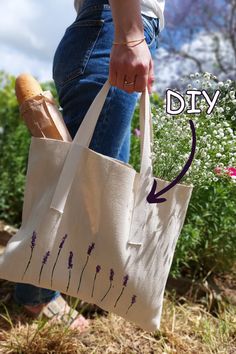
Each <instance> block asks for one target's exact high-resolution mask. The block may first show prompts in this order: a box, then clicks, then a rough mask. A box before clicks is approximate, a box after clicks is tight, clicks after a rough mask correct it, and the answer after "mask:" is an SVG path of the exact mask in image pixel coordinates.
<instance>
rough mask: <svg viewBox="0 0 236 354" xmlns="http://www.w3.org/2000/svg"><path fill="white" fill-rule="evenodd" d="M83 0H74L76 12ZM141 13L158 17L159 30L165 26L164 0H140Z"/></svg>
mask: <svg viewBox="0 0 236 354" xmlns="http://www.w3.org/2000/svg"><path fill="white" fill-rule="evenodd" d="M83 1H84V0H74V4H75V9H76V11H77V12H78V11H79V9H80V7H81V5H82V3H83ZM140 4H141V13H143V14H145V15H147V16H150V17H158V18H159V20H160V31H162V30H163V28H164V26H165V19H164V8H165V0H140Z"/></svg>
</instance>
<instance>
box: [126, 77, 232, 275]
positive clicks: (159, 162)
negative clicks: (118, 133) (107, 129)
mask: <svg viewBox="0 0 236 354" xmlns="http://www.w3.org/2000/svg"><path fill="white" fill-rule="evenodd" d="M194 78H195V79H196V80H195V82H194V83H193V84H194V86H193V85H191V84H188V89H191V88H192V87H196V85H198V87H197V88H198V89H200V88H202V87H201V85H202V86H203V88H204V89H207V88H208V89H207V92H208V93H209V92H210V91H211V90H210V88H212V89H213V90H214V89H216V88H220V91H221V96H220V99H219V101H218V104H217V107H216V109H215V111H214V113H213V112H212V115H211V116H206V113H205V112H204V110H203V111H202V113H201V114H199V115H194V116H193V115H191V116H188V115H187V114H182V115H181V116H180V117H179V116H170V115H167V114H166V111H165V102H164V104H163V102H161V101H160V100H157V97H156V96H153V100H152V112H153V139H154V144H153V173H154V176H156V177H159V178H163V179H164V180H167V181H172V180H173V179H174V178H175V177H176V176H177V175H178V173H179V172H180V171H181V169H182V167H183V166H184V163H185V162H186V160H187V158H188V156H189V153H190V146H191V133H190V128H189V123H188V119H190V118H191V119H192V120H193V121H194V125H195V128H196V136H197V148H196V154H195V157H194V161H193V164H192V166H191V168H190V170H189V171H188V173H187V175H185V176H184V178H183V179H182V180H181V182H180V183H185V184H190V183H191V184H193V185H194V189H193V193H192V198H191V200H190V204H189V208H188V211H187V215H186V219H185V224H184V227H183V229H182V232H181V235H180V238H179V240H178V242H177V247H176V252H175V256H174V259H173V263H172V267H171V274H172V275H173V276H180V275H185V276H187V275H188V276H189V277H191V278H192V277H196V278H202V277H205V276H206V275H207V274H208V273H209V272H211V271H216V272H219V271H230V270H231V268H232V267H233V266H234V264H235V260H236V247H235V244H236V228H235V221H236V205H235V200H236V183H235V182H236V176H235V175H234V176H233V175H230V173H229V170H228V168H230V169H231V170H233V171H234V174H235V171H236V169H235V162H236V145H235V140H236V139H235V131H234V127H235V120H236V117H235V103H236V100H235V83H234V82H232V81H230V80H228V81H227V82H226V83H222V82H219V83H217V80H216V78H215V77H213V81H214V82H213V84H212V83H211V80H212V76H211V74H209V73H205V74H202V75H200V74H197V75H196V76H195V75H193V74H191V75H190V77H189V78H188V80H189V81H191V80H192V79H194ZM182 95H183V94H182ZM200 104H201V108H205V107H206V105H205V104H204V101H201V103H200ZM230 125H231V127H230ZM135 128H136V129H137V128H139V122H138V109H136V111H135V116H134V120H133V126H132V133H133V136H132V146H131V154H132V156H131V160H130V162H131V164H132V165H133V166H134V168H135V169H136V170H139V168H140V146H139V145H140V139H139V136H138V135H137V130H135ZM233 166H234V167H233ZM216 167H217V168H218V170H217V173H216V171H215V170H216V169H215V168H216Z"/></svg>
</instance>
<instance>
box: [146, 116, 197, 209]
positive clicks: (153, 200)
mask: <svg viewBox="0 0 236 354" xmlns="http://www.w3.org/2000/svg"><path fill="white" fill-rule="evenodd" d="M189 124H190V128H191V131H192V148H191V153H190V155H189V158H188V160H187V162H186V164H185V165H184V167H183V169H182V171H181V172H180V174H179V175H178V176H177V177H176V178H175V179H174V180H173V181H172V182H171V183H170V184H168V185H167V186H166V187H165V188H163V189H162V190H160V191H159V192H158V193H156V194H155V190H156V186H157V181H156V180H155V179H154V181H153V185H152V189H151V191H150V193H149V194H148V196H147V201H148V203H163V202H165V201H166V198H158V197H159V196H160V195H162V194H164V193H165V192H167V191H168V190H170V189H171V188H173V187H174V186H175V185H176V184H177V183H178V182H179V181H180V180H181V178H183V176H184V175H185V174H186V172H187V171H188V169H189V167H190V166H191V164H192V162H193V158H194V154H195V150H196V131H195V127H194V124H193V121H192V120H191V119H190V120H189Z"/></svg>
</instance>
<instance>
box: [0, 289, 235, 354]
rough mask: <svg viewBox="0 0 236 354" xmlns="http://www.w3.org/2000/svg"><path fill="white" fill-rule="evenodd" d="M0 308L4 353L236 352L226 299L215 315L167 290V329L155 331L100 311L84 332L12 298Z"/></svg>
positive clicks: (230, 307) (0, 349) (231, 310)
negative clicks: (39, 315)
mask: <svg viewBox="0 0 236 354" xmlns="http://www.w3.org/2000/svg"><path fill="white" fill-rule="evenodd" d="M72 300H73V299H72ZM0 308H1V316H0V353H1V354H10V353H11V354H15V353H19V354H33V353H34V354H49V353H50V354H59V353H60V354H67V353H68V354H70V353H71V354H72V353H73V354H76V353H81V354H87V353H89V354H92V353H94V354H111V353H115V354H135V353H140V354H159V353H160V354H167V353H168V354H169V353H171V354H172V353H177V354H182V353H187V354H193V353H196V354H205V353H206V354H211V353H212V354H213V353H214V354H215V353H222V354H223V353H224V354H234V353H236V306H234V305H230V304H226V303H224V304H222V303H221V304H220V306H219V307H218V308H219V311H218V313H217V315H216V314H214V315H212V314H211V313H209V312H208V311H207V307H206V305H205V304H196V303H192V302H190V301H189V300H186V299H184V298H182V299H181V298H179V299H177V298H176V297H175V296H174V295H173V294H172V295H171V294H170V293H166V296H165V301H164V307H163V316H162V322H161V330H160V331H156V332H153V333H148V332H145V331H142V330H141V329H140V328H138V327H137V326H135V325H134V324H132V323H129V322H127V321H125V320H123V319H122V318H120V317H118V316H116V315H114V314H108V315H107V314H106V313H102V314H101V313H98V314H96V313H94V314H93V316H92V318H91V319H90V323H91V325H90V328H89V330H88V331H87V332H86V333H83V334H79V333H78V332H77V331H76V330H70V329H68V328H66V327H62V326H61V325H55V324H54V325H50V324H49V323H48V322H46V321H45V320H29V319H28V318H27V317H26V316H25V315H24V314H23V313H22V312H21V309H20V307H19V306H17V305H16V304H14V303H13V301H12V300H9V299H8V300H6V301H5V304H4V303H3V302H2V303H1V307H0Z"/></svg>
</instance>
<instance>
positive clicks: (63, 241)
mask: <svg viewBox="0 0 236 354" xmlns="http://www.w3.org/2000/svg"><path fill="white" fill-rule="evenodd" d="M67 237H68V235H67V234H65V236H64V237H63V238H62V240H61V243H60V245H59V248H60V249H62V247H63V245H64V243H65V240H66V239H67Z"/></svg>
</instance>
